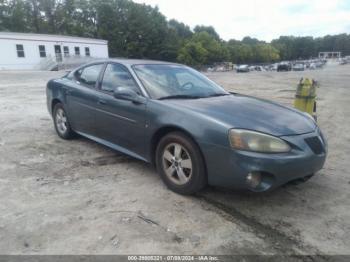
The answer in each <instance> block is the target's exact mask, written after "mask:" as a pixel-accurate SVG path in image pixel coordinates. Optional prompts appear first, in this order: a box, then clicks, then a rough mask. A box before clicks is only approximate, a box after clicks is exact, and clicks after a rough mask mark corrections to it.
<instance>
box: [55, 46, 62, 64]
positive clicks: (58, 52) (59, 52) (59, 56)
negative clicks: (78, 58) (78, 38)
mask: <svg viewBox="0 0 350 262" xmlns="http://www.w3.org/2000/svg"><path fill="white" fill-rule="evenodd" d="M55 55H56V61H57V62H62V49H61V46H60V45H55Z"/></svg>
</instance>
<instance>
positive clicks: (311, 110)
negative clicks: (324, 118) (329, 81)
mask: <svg viewBox="0 0 350 262" xmlns="http://www.w3.org/2000/svg"><path fill="white" fill-rule="evenodd" d="M317 87H318V84H317V82H316V81H314V80H310V79H308V78H305V79H303V78H302V79H300V82H299V85H298V88H297V92H296V94H295V100H294V107H295V108H297V109H299V110H300V111H304V112H306V113H308V114H310V115H311V116H313V117H314V118H315V120H316V119H317V116H316V88H317Z"/></svg>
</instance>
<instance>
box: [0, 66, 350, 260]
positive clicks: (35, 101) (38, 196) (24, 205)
mask: <svg viewBox="0 0 350 262" xmlns="http://www.w3.org/2000/svg"><path fill="white" fill-rule="evenodd" d="M62 74H63V72H0V254H135V253H136V254H307V255H311V254H321V255H322V254H350V249H349V247H350V234H349V232H350V174H349V168H350V157H349V156H350V146H349V144H350V122H349V115H350V66H349V65H348V66H337V65H333V66H332V65H328V66H327V67H326V68H324V69H322V70H315V71H305V72H283V73H277V72H251V73H246V74H245V73H242V74H237V73H234V72H226V73H210V74H208V76H209V77H210V78H211V79H213V80H215V81H217V82H218V83H219V84H221V85H222V86H223V87H225V88H226V89H227V90H231V91H236V92H239V93H244V94H249V95H254V96H258V97H263V98H268V99H271V100H274V101H278V102H281V103H283V104H286V105H291V104H292V101H293V96H294V93H295V88H296V85H297V83H298V81H299V79H300V78H301V77H302V76H310V77H312V78H314V79H316V80H318V81H319V83H320V85H321V87H320V89H319V90H318V95H319V99H318V101H319V102H318V119H319V125H320V126H321V128H322V129H323V131H324V133H325V135H326V137H327V138H328V143H329V156H328V159H327V162H326V165H325V167H324V169H323V170H321V171H320V172H319V173H318V174H317V175H316V176H315V177H313V178H312V179H311V180H309V181H308V182H306V183H304V184H299V185H286V186H284V187H282V188H280V189H277V190H275V191H273V192H270V193H265V194H252V193H246V192H232V191H228V190H223V189H218V188H207V189H206V190H204V191H203V192H201V193H199V194H198V195H196V196H180V195H177V194H175V193H172V192H171V191H169V190H167V189H166V187H165V186H164V185H163V183H162V182H161V180H160V178H159V177H158V175H157V174H156V172H155V170H154V169H153V168H152V167H151V166H150V165H148V164H145V163H143V162H140V161H138V160H135V159H133V158H130V157H127V156H125V155H121V154H120V153H118V152H114V151H112V150H110V149H108V148H106V147H104V146H101V145H98V144H96V143H94V142H92V141H89V140H87V139H84V138H79V139H76V140H73V141H64V140H61V139H59V138H58V136H57V135H56V134H55V132H54V129H53V124H52V121H51V118H50V116H49V114H48V112H47V109H46V100H45V99H46V97H45V85H46V82H47V80H49V79H51V78H54V77H58V76H61V75H62Z"/></svg>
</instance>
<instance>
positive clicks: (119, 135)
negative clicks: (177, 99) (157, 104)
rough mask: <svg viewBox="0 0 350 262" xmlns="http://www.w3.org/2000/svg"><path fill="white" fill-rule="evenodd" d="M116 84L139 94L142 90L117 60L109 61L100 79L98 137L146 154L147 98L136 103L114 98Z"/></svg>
mask: <svg viewBox="0 0 350 262" xmlns="http://www.w3.org/2000/svg"><path fill="white" fill-rule="evenodd" d="M117 87H125V88H130V89H133V90H134V91H135V92H136V93H138V94H139V95H140V96H142V95H141V91H140V89H139V87H138V85H137V83H136V82H135V80H134V79H133V77H132V75H131V74H130V72H129V70H128V69H127V68H126V67H125V66H123V65H121V64H117V63H109V64H107V66H106V69H105V72H104V75H103V77H102V78H101V86H100V95H99V101H98V110H97V111H96V126H97V128H98V137H100V138H102V139H104V140H107V141H109V142H111V143H113V144H115V145H118V146H120V147H122V148H123V149H124V150H125V149H126V150H128V151H130V152H128V153H129V154H130V153H136V154H137V155H140V156H142V155H144V149H145V144H144V131H145V122H146V101H147V100H146V99H144V101H145V102H144V103H134V102H131V101H126V100H120V99H116V98H114V97H113V91H114V89H115V88H117Z"/></svg>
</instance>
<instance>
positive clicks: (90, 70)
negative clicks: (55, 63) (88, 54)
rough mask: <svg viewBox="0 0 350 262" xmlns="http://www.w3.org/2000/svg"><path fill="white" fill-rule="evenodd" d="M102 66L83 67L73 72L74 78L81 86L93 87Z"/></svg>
mask: <svg viewBox="0 0 350 262" xmlns="http://www.w3.org/2000/svg"><path fill="white" fill-rule="evenodd" d="M102 67H103V64H98V65H92V66H87V67H84V68H82V69H80V70H78V71H76V72H75V78H76V79H77V80H78V81H79V82H80V83H82V84H84V85H87V86H89V87H95V86H96V82H97V80H98V77H99V75H100V72H101V69H102Z"/></svg>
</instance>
